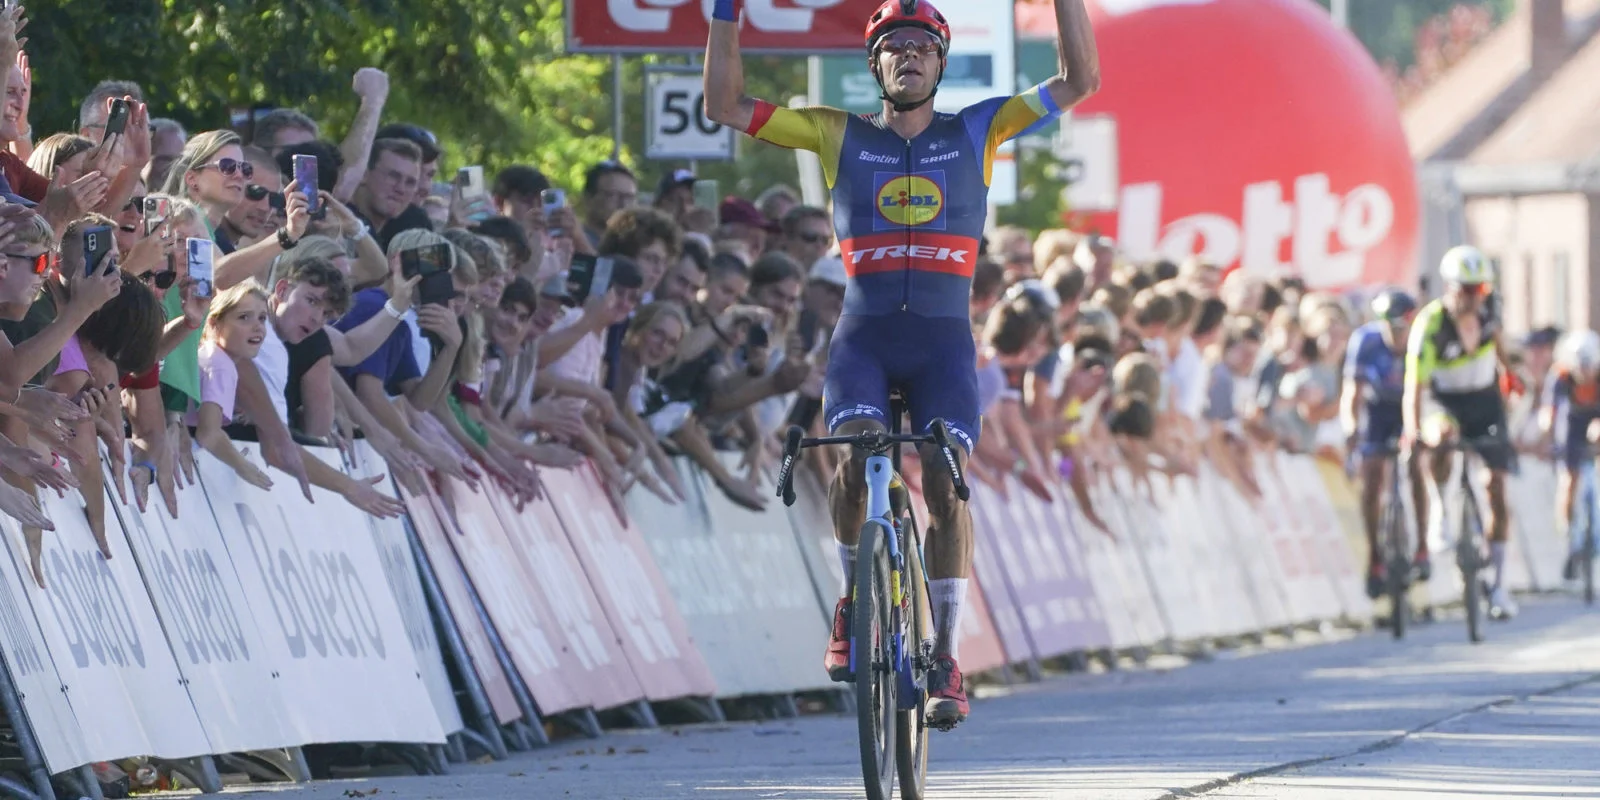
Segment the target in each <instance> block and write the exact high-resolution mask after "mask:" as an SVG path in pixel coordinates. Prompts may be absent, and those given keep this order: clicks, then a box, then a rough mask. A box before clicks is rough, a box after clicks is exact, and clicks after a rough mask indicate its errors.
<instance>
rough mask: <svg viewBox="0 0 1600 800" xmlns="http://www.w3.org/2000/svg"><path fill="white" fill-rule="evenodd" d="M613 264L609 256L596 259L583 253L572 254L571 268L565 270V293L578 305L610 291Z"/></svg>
mask: <svg viewBox="0 0 1600 800" xmlns="http://www.w3.org/2000/svg"><path fill="white" fill-rule="evenodd" d="M612 265H613V262H612V260H611V258H610V257H609V256H600V257H598V258H596V257H595V256H592V255H587V254H584V253H574V254H573V256H572V266H571V268H569V269H568V270H567V292H568V294H570V295H572V299H573V300H575V301H577V304H578V305H580V306H581V305H583V304H584V303H586V302H588V300H589V298H590V297H591V296H593V295H597V294H605V293H606V292H607V291H610V289H611V270H612V268H613V267H612Z"/></svg>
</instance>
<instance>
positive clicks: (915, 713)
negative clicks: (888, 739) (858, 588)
mask: <svg viewBox="0 0 1600 800" xmlns="http://www.w3.org/2000/svg"><path fill="white" fill-rule="evenodd" d="M904 524H905V526H906V527H903V528H902V530H906V529H909V526H910V525H911V520H910V518H909V517H908V518H907V519H906V521H905V523H904ZM900 553H901V557H902V558H904V559H905V562H906V569H905V582H906V595H907V602H906V608H907V611H908V613H909V619H908V620H907V625H906V627H907V629H908V630H909V635H908V636H907V637H906V647H907V648H909V649H910V650H911V653H912V673H913V675H914V676H915V678H916V680H915V681H913V684H914V685H915V687H916V697H915V698H913V699H914V700H915V702H914V703H913V704H912V707H911V708H910V709H908V710H903V711H901V712H900V721H899V726H898V728H897V729H896V733H897V735H896V746H895V751H896V753H897V754H898V760H899V764H900V798H901V800H922V798H923V796H924V794H925V792H926V787H927V780H928V724H927V721H926V720H925V719H924V718H923V714H925V713H926V711H927V699H928V683H927V665H928V656H931V654H932V642H931V639H929V637H930V636H931V635H932V634H931V633H930V631H932V630H933V617H932V612H931V609H929V607H928V592H927V581H926V579H925V578H924V576H923V570H922V554H921V553H919V552H917V542H916V540H915V537H912V536H906V537H904V538H902V539H901V540H900ZM924 640H928V646H927V647H924V646H923V644H924Z"/></svg>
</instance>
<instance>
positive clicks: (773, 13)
mask: <svg viewBox="0 0 1600 800" xmlns="http://www.w3.org/2000/svg"><path fill="white" fill-rule="evenodd" d="M566 5H567V51H568V52H572V53H666V52H673V51H678V52H696V53H701V52H705V49H706V39H707V38H708V37H709V36H710V34H711V22H710V20H711V2H710V0H704V2H687V3H686V2H683V0H605V2H600V0H586V1H585V2H568V3H567V4H566ZM878 5H879V0H744V2H743V6H744V15H743V18H742V23H741V25H740V34H739V48H740V49H741V50H742V51H744V52H745V53H794V54H802V55H817V54H821V53H827V52H830V51H832V52H848V53H863V52H865V50H864V48H865V47H866V45H865V40H864V39H863V38H862V37H863V36H864V33H863V32H864V31H865V30H866V27H867V18H868V17H869V16H871V15H872V12H873V11H875V10H876V9H877V7H878Z"/></svg>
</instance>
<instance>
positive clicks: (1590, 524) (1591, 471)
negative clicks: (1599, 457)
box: [1567, 459, 1600, 553]
mask: <svg viewBox="0 0 1600 800" xmlns="http://www.w3.org/2000/svg"><path fill="white" fill-rule="evenodd" d="M1597 502H1600V491H1597V490H1596V488H1595V467H1594V461H1592V460H1589V459H1585V460H1584V462H1583V466H1582V467H1580V468H1579V469H1578V487H1577V491H1576V492H1575V493H1574V495H1573V497H1572V516H1571V518H1570V519H1568V520H1567V523H1568V529H1569V531H1570V537H1571V538H1570V539H1569V546H1570V547H1571V552H1573V553H1584V552H1586V551H1588V549H1589V540H1591V539H1593V538H1594V526H1595V520H1596V511H1597V510H1600V509H1596V507H1595V506H1596V503H1597Z"/></svg>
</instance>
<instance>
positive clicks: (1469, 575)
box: [1456, 491, 1485, 644]
mask: <svg viewBox="0 0 1600 800" xmlns="http://www.w3.org/2000/svg"><path fill="white" fill-rule="evenodd" d="M1462 500H1463V502H1462V509H1461V511H1462V513H1461V539H1460V541H1458V542H1457V544H1456V563H1457V564H1459V565H1460V567H1461V580H1462V581H1464V582H1465V583H1466V593H1465V595H1464V596H1463V597H1462V602H1463V604H1465V606H1466V610H1467V639H1468V640H1470V641H1471V642H1472V643H1473V644H1477V643H1478V642H1481V641H1483V604H1484V602H1485V598H1484V596H1483V584H1482V583H1481V582H1479V580H1478V571H1479V569H1480V568H1481V567H1482V566H1483V550H1482V545H1481V544H1479V542H1481V541H1482V539H1483V523H1482V522H1481V521H1480V520H1479V519H1478V501H1477V499H1476V498H1475V497H1473V495H1472V492H1471V491H1467V492H1463V498H1462Z"/></svg>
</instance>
